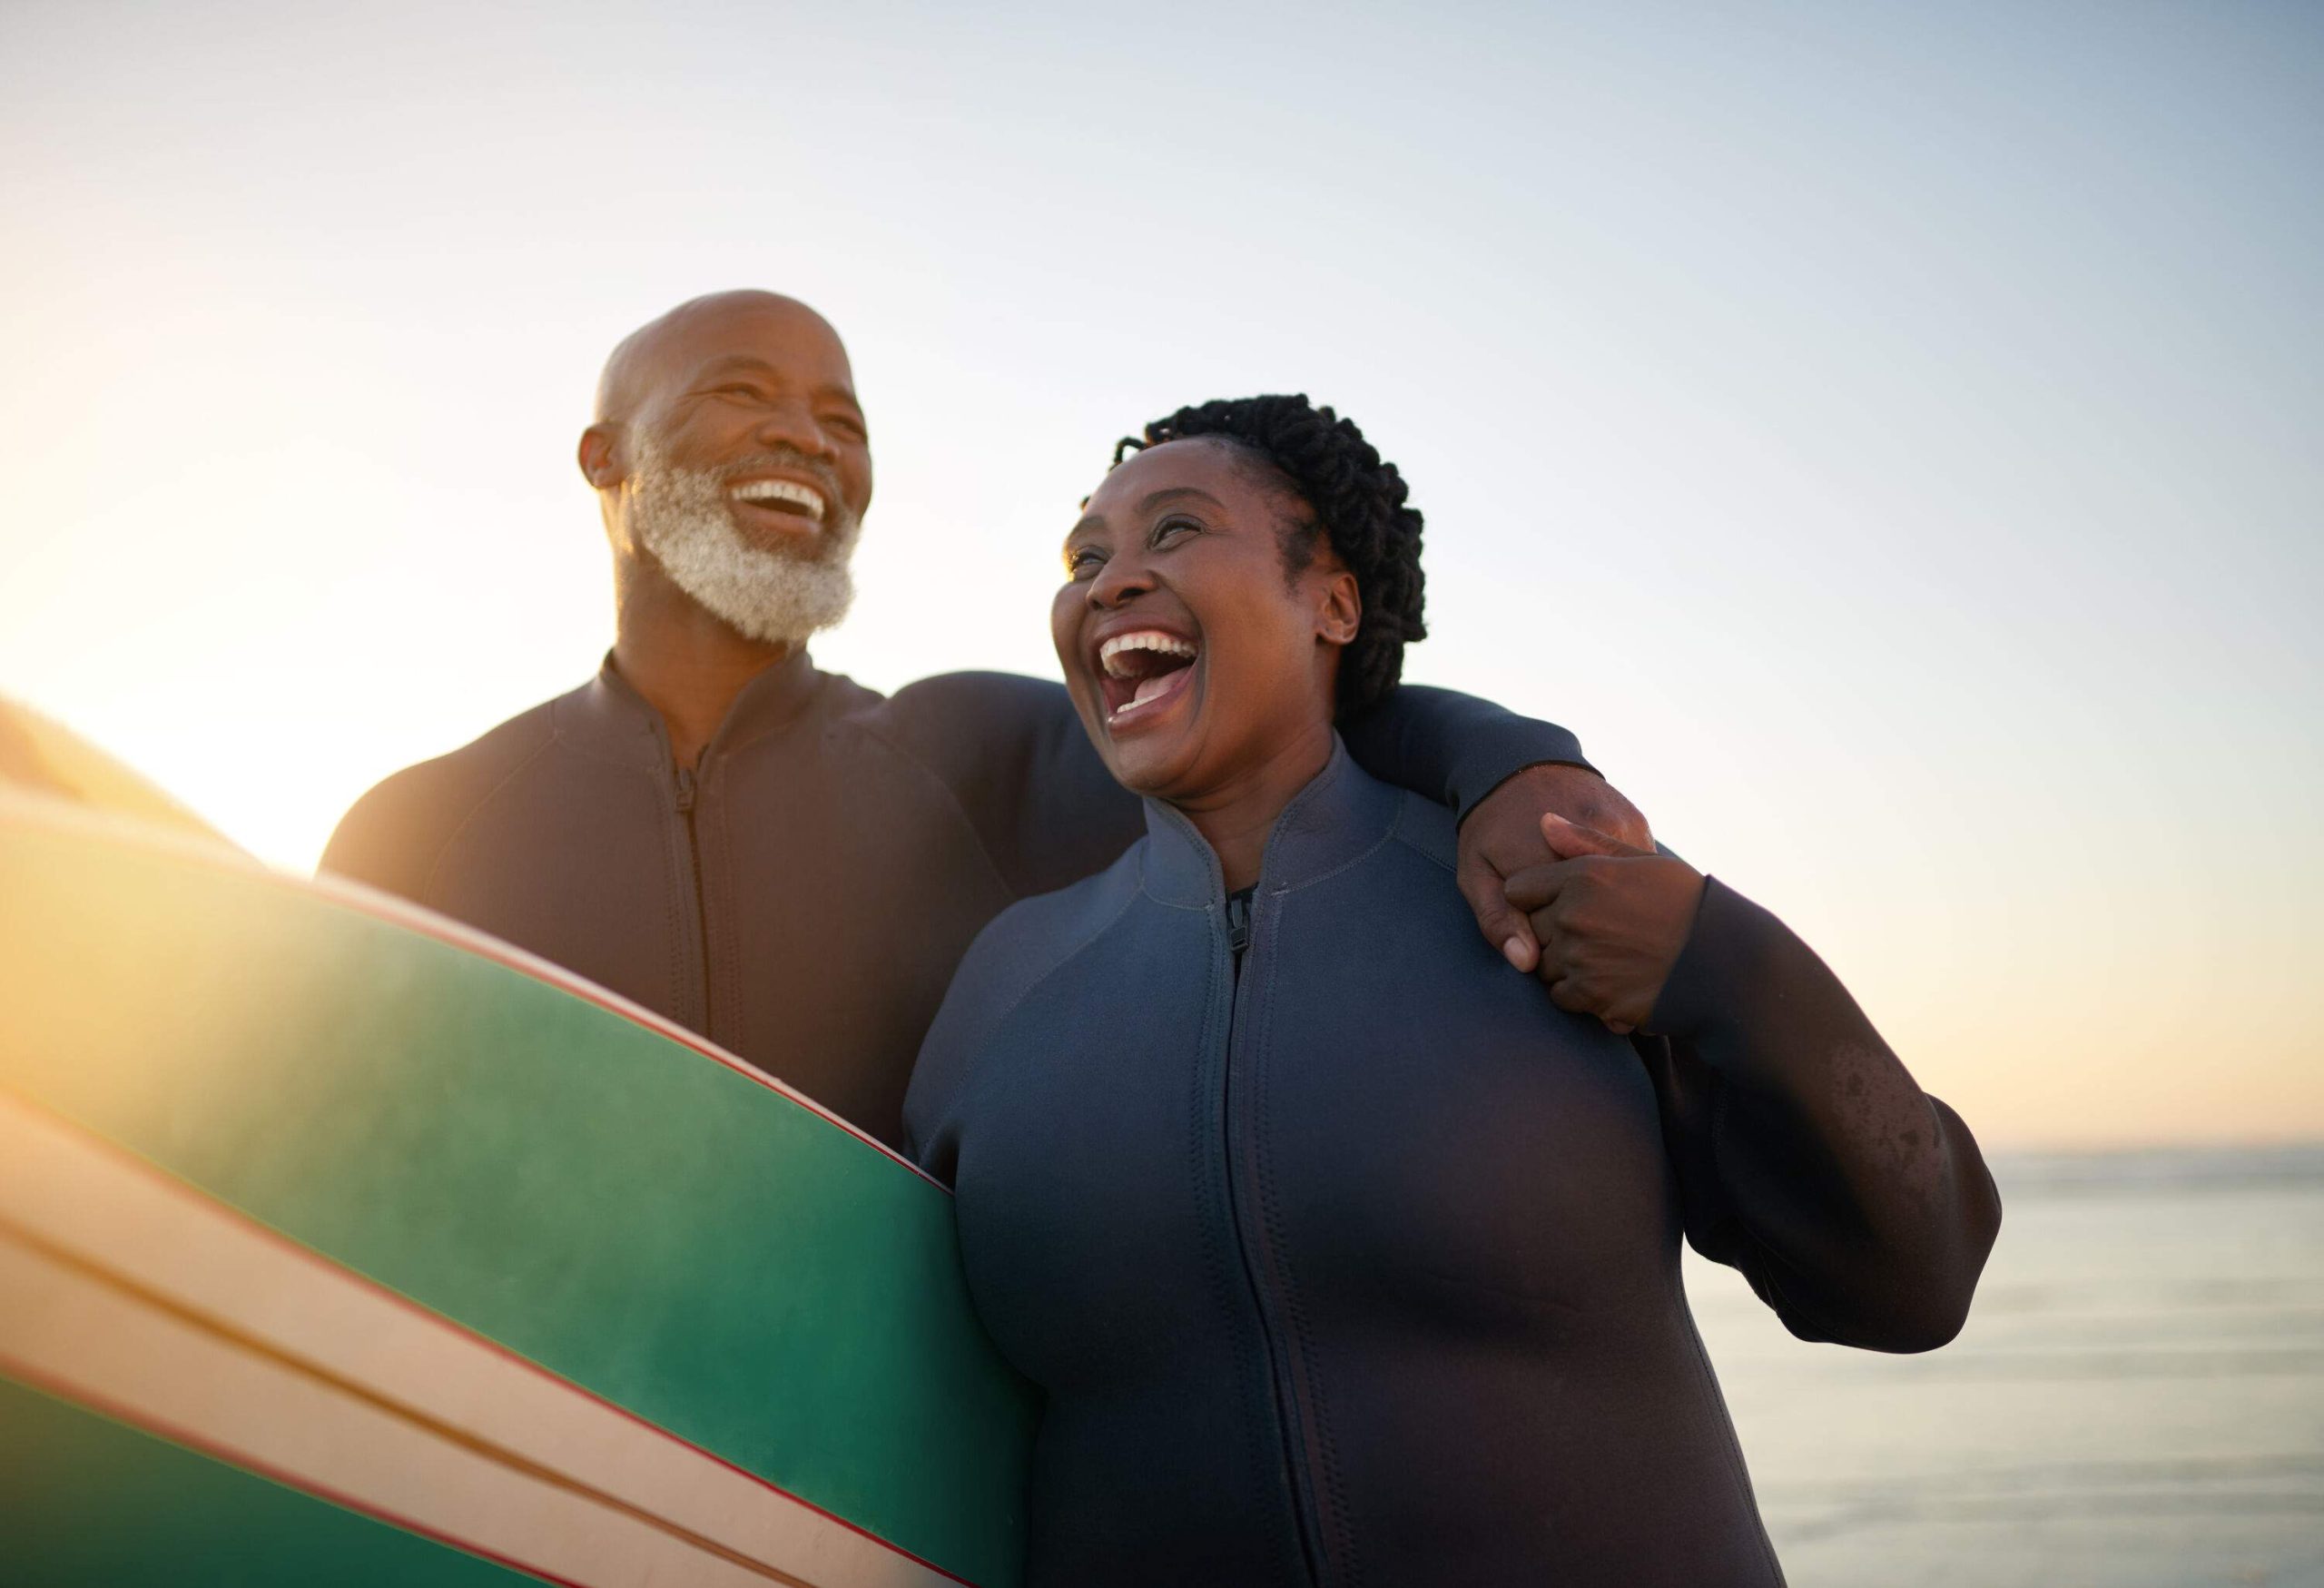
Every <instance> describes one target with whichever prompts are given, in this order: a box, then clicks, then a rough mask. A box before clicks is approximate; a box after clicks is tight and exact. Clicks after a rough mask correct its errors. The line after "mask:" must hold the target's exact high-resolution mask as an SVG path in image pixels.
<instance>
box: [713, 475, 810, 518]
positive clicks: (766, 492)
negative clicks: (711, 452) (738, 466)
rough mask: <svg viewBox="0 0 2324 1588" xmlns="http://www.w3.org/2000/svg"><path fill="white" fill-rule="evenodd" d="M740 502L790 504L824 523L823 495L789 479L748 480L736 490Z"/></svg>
mask: <svg viewBox="0 0 2324 1588" xmlns="http://www.w3.org/2000/svg"><path fill="white" fill-rule="evenodd" d="M734 499H735V500H736V501H738V502H789V503H791V504H792V505H793V506H794V507H799V508H805V509H806V511H807V516H808V517H809V518H812V519H814V520H815V521H816V522H817V523H819V524H820V523H821V522H822V518H823V493H822V492H821V491H819V490H817V489H816V488H814V487H812V486H811V485H798V484H794V483H793V482H792V481H791V480H787V479H746V480H744V481H743V483H742V484H740V485H738V486H736V487H735V488H734Z"/></svg>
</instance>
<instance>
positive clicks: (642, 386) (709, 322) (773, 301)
mask: <svg viewBox="0 0 2324 1588" xmlns="http://www.w3.org/2000/svg"><path fill="white" fill-rule="evenodd" d="M770 333H772V339H773V340H776V341H778V342H780V343H782V344H784V345H790V346H796V347H798V348H799V349H801V350H810V349H812V350H816V351H818V352H821V353H822V354H823V355H826V356H825V357H823V358H822V359H819V360H816V361H817V362H822V363H827V364H835V365H836V366H837V369H838V370H839V372H840V374H841V376H842V379H843V380H845V382H846V385H847V390H848V393H849V396H850V397H851V398H852V396H853V395H854V375H853V372H852V370H849V368H848V363H847V349H846V347H845V345H844V344H842V342H841V341H840V340H839V332H837V331H835V330H832V326H831V322H830V321H827V320H825V319H824V318H823V317H822V315H820V314H818V313H816V312H815V311H813V310H812V309H810V308H808V307H807V306H806V305H805V304H804V303H802V302H800V301H799V300H797V299H796V298H786V297H784V296H783V294H782V293H780V292H767V291H760V290H759V289H757V288H755V287H744V288H740V289H737V290H736V291H731V292H705V293H704V294H703V295H702V296H701V297H699V298H689V299H687V300H686V301H684V302H683V303H681V304H679V305H678V306H677V307H676V308H675V309H673V310H671V311H669V312H668V313H667V314H665V315H663V316H662V317H661V318H659V319H657V320H650V321H646V322H645V324H644V325H641V326H639V327H638V328H637V329H636V330H633V331H631V332H630V333H629V334H628V335H627V336H625V337H624V338H622V339H621V341H620V342H619V344H618V345H616V346H615V349H614V350H613V352H612V353H611V354H610V355H609V356H608V357H607V358H606V367H605V370H604V371H603V372H602V373H600V374H599V375H598V377H597V409H596V416H595V417H596V421H597V422H598V423H600V424H604V423H607V422H612V423H615V424H621V423H625V422H627V421H628V419H629V418H630V417H631V416H632V415H633V414H635V412H636V411H637V409H638V408H639V406H640V405H641V404H642V403H643V402H644V401H645V400H646V399H649V398H650V397H651V396H652V395H653V393H654V391H655V388H656V387H657V386H659V385H661V384H663V383H665V381H666V380H668V379H669V378H670V377H671V375H672V374H673V373H676V372H681V371H682V370H683V367H684V365H686V364H687V363H689V362H699V361H701V356H702V355H703V354H704V352H705V351H707V352H709V353H710V354H712V355H715V354H716V353H718V352H722V351H730V350H733V349H734V347H736V346H737V345H738V344H740V343H743V342H755V341H761V340H769V336H770ZM690 355H692V356H691V357H690Z"/></svg>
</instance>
